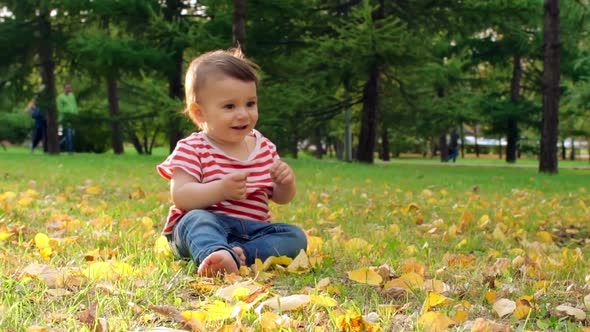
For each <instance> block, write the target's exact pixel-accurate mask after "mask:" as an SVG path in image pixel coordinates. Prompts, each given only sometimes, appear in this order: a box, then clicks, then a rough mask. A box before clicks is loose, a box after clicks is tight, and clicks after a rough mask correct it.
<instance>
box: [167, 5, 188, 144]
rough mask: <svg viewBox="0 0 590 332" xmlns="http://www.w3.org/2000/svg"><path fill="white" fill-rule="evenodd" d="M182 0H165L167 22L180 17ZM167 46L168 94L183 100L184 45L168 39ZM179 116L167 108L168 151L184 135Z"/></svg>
mask: <svg viewBox="0 0 590 332" xmlns="http://www.w3.org/2000/svg"><path fill="white" fill-rule="evenodd" d="M182 9H183V0H166V8H165V9H164V18H165V19H166V21H167V22H169V23H177V22H179V21H180V20H181V19H182ZM167 45H168V48H169V49H170V51H171V53H172V56H171V58H172V59H171V61H173V63H174V66H173V68H172V70H171V71H170V72H169V73H168V96H170V98H172V99H178V100H181V101H184V91H183V82H182V65H183V53H184V46H182V45H178V43H175V42H174V41H173V40H168V42H167ZM180 121H181V118H180V115H179V114H178V110H175V109H171V110H169V113H168V116H167V122H168V123H167V127H168V128H167V130H168V149H169V151H170V152H172V151H173V150H174V148H176V143H177V142H178V141H179V140H180V139H181V138H182V137H183V136H184V133H183V132H182V129H181V125H180V124H181V122H180Z"/></svg>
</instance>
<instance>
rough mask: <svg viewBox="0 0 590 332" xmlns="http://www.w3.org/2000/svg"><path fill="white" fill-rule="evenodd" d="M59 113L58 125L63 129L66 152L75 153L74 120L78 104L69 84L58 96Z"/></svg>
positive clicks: (65, 85)
mask: <svg viewBox="0 0 590 332" xmlns="http://www.w3.org/2000/svg"><path fill="white" fill-rule="evenodd" d="M57 112H58V123H59V125H60V126H61V127H62V132H63V142H64V145H65V150H66V151H68V152H69V153H73V152H74V134H75V132H74V128H73V125H72V120H73V118H74V117H75V116H76V115H77V114H78V104H77V103H76V96H74V93H73V92H72V86H71V85H70V84H69V83H66V84H64V92H63V93H62V94H60V95H59V96H57Z"/></svg>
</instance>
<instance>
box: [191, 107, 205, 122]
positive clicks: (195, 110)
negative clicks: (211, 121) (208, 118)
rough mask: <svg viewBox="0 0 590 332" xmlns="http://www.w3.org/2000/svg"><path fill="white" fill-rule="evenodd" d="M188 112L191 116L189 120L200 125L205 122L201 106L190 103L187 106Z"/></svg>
mask: <svg viewBox="0 0 590 332" xmlns="http://www.w3.org/2000/svg"><path fill="white" fill-rule="evenodd" d="M188 112H189V114H190V116H191V118H192V119H193V120H194V121H195V122H197V123H199V124H201V123H203V122H204V121H205V119H204V117H203V110H202V108H201V106H200V105H199V104H197V103H190V104H189V105H188Z"/></svg>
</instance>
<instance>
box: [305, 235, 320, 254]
mask: <svg viewBox="0 0 590 332" xmlns="http://www.w3.org/2000/svg"><path fill="white" fill-rule="evenodd" d="M323 245H324V240H322V238H321V237H318V236H310V235H308V236H307V253H308V254H310V255H313V254H317V253H319V252H321V251H322V247H323Z"/></svg>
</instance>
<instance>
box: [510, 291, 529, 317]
mask: <svg viewBox="0 0 590 332" xmlns="http://www.w3.org/2000/svg"><path fill="white" fill-rule="evenodd" d="M532 300H533V297H532V296H522V297H519V298H518V299H516V309H515V310H514V317H515V318H516V319H523V318H526V317H528V316H529V314H530V313H531V311H532V305H531V301H532Z"/></svg>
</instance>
